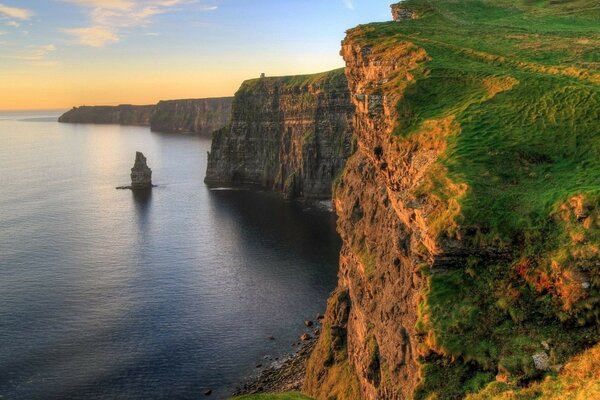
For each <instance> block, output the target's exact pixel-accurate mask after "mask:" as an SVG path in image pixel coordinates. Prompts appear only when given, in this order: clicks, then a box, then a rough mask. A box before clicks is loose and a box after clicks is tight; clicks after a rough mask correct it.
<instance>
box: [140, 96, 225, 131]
mask: <svg viewBox="0 0 600 400" xmlns="http://www.w3.org/2000/svg"><path fill="white" fill-rule="evenodd" d="M232 102H233V98H232V97H220V98H211V99H189V100H169V101H160V102H159V103H158V104H157V105H156V107H155V109H154V113H153V115H152V119H151V121H150V127H151V129H152V130H153V131H156V132H168V133H200V134H211V133H213V132H214V131H216V130H218V129H221V128H223V127H224V126H227V125H228V124H229V121H230V120H231V104H232Z"/></svg>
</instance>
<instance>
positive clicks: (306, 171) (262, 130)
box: [205, 70, 354, 198]
mask: <svg viewBox="0 0 600 400" xmlns="http://www.w3.org/2000/svg"><path fill="white" fill-rule="evenodd" d="M353 115H354V106H353V105H352V102H351V100H350V93H349V91H348V83H347V80H346V77H345V75H344V71H343V70H335V71H331V72H326V73H322V74H316V75H304V76H290V77H277V78H260V79H255V80H250V81H246V82H244V83H243V84H242V86H241V88H240V89H239V91H238V92H237V93H236V96H235V99H234V102H233V110H232V122H231V125H230V126H228V127H227V128H224V129H221V130H220V131H217V132H215V133H214V136H213V143H212V150H211V152H210V154H209V157H208V169H207V173H206V179H205V181H206V183H207V184H209V185H248V186H257V187H262V188H267V189H273V190H277V191H281V192H283V193H284V194H285V195H286V196H287V197H304V198H330V197H331V186H332V182H333V180H334V179H335V178H336V176H338V175H339V173H340V172H341V170H342V169H343V167H344V164H345V161H346V159H347V158H348V156H349V155H350V154H351V153H352V151H353V150H352V147H353V146H352V135H353V134H352V132H353V129H352V117H353Z"/></svg>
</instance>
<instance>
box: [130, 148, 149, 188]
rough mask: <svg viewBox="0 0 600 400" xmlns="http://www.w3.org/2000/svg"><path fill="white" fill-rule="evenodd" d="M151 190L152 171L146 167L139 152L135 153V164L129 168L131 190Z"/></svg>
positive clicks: (143, 157) (145, 161)
mask: <svg viewBox="0 0 600 400" xmlns="http://www.w3.org/2000/svg"><path fill="white" fill-rule="evenodd" d="M150 188H152V170H151V169H150V167H148V163H147V160H146V157H145V156H144V154H143V153H141V152H139V151H138V152H136V153H135V163H134V164H133V168H131V189H132V190H140V189H150Z"/></svg>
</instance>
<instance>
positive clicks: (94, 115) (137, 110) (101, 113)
mask: <svg viewBox="0 0 600 400" xmlns="http://www.w3.org/2000/svg"><path fill="white" fill-rule="evenodd" d="M153 113H154V106H152V105H150V106H134V105H130V104H122V105H119V106H81V107H73V108H72V109H71V110H69V111H67V112H66V113H64V114H63V115H61V116H60V117H59V118H58V122H63V123H71V124H116V125H133V126H150V120H151V119H152V115H153Z"/></svg>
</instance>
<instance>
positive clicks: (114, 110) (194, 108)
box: [58, 97, 233, 134]
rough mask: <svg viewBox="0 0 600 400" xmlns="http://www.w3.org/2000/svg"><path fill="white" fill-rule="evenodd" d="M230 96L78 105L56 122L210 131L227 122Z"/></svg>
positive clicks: (199, 131) (181, 131) (178, 130)
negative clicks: (156, 101) (146, 102)
mask: <svg viewBox="0 0 600 400" xmlns="http://www.w3.org/2000/svg"><path fill="white" fill-rule="evenodd" d="M232 101H233V97H221V98H214V99H186V100H169V101H161V102H159V103H158V104H157V105H149V106H134V105H119V106H81V107H74V108H73V109H71V110H70V111H68V112H66V113H65V114H63V115H62V116H61V117H60V118H59V119H58V122H64V123H74V124H117V125H133V126H150V127H151V128H152V130H153V131H157V132H169V133H207V134H208V133H212V132H213V131H215V130H217V129H221V128H222V127H224V126H226V125H227V124H229V121H230V119H231V103H232Z"/></svg>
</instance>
